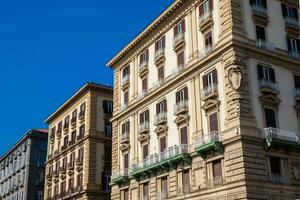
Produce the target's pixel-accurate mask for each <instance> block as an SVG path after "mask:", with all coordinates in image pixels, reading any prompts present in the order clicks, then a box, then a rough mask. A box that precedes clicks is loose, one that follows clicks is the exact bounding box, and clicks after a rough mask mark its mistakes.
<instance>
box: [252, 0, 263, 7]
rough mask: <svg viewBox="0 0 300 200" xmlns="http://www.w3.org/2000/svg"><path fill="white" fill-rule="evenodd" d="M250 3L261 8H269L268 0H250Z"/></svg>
mask: <svg viewBox="0 0 300 200" xmlns="http://www.w3.org/2000/svg"><path fill="white" fill-rule="evenodd" d="M250 4H251V5H255V6H257V7H260V8H267V0H250Z"/></svg>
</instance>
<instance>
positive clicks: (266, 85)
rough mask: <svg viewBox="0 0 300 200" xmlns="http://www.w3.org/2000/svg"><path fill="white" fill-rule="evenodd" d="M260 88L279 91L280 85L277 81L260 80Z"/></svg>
mask: <svg viewBox="0 0 300 200" xmlns="http://www.w3.org/2000/svg"><path fill="white" fill-rule="evenodd" d="M259 88H260V89H261V90H267V91H269V92H274V93H276V94H278V93H279V86H278V83H277V82H272V81H270V80H260V81H259Z"/></svg>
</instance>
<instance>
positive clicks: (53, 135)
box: [50, 133, 55, 144]
mask: <svg viewBox="0 0 300 200" xmlns="http://www.w3.org/2000/svg"><path fill="white" fill-rule="evenodd" d="M54 140H55V134H54V133H51V135H50V142H51V144H52V143H53V142H54Z"/></svg>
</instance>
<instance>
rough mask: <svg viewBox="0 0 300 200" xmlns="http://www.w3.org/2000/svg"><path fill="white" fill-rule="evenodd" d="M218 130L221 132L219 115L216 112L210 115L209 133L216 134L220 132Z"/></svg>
mask: <svg viewBox="0 0 300 200" xmlns="http://www.w3.org/2000/svg"><path fill="white" fill-rule="evenodd" d="M218 130H219V127H218V113H217V112H214V113H212V114H210V115H209V131H210V132H214V131H218Z"/></svg>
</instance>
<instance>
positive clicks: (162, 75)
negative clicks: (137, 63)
mask: <svg viewBox="0 0 300 200" xmlns="http://www.w3.org/2000/svg"><path fill="white" fill-rule="evenodd" d="M164 78H165V73H164V66H161V67H159V68H158V80H163V79H164Z"/></svg>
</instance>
